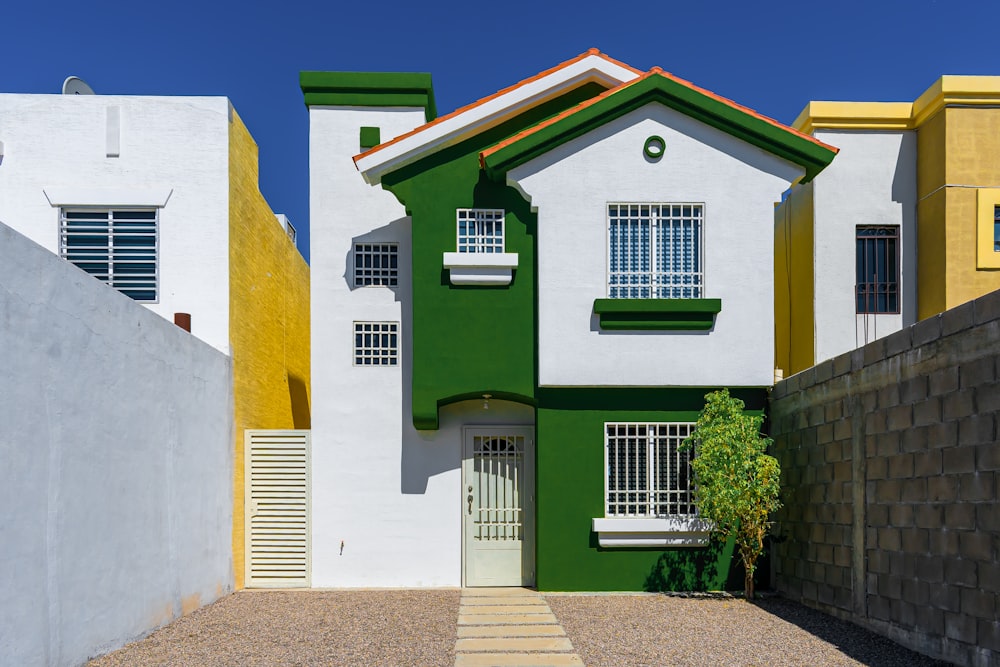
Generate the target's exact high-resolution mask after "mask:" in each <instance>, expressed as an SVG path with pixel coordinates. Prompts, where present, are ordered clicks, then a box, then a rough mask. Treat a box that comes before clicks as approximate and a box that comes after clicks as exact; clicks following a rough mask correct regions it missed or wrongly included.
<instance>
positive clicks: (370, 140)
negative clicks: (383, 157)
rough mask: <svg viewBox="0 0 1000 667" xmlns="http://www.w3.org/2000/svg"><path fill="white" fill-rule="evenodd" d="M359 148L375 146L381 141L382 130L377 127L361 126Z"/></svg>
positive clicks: (365, 148) (366, 148) (364, 148)
mask: <svg viewBox="0 0 1000 667" xmlns="http://www.w3.org/2000/svg"><path fill="white" fill-rule="evenodd" d="M360 134H361V150H363V151H364V150H368V149H369V148H375V147H376V146H378V145H379V144H380V143H382V130H380V129H379V128H377V127H362V128H361V133H360Z"/></svg>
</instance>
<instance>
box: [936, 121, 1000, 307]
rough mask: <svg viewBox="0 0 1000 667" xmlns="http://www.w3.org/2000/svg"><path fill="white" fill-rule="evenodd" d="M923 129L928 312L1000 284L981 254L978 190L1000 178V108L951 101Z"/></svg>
mask: <svg viewBox="0 0 1000 667" xmlns="http://www.w3.org/2000/svg"><path fill="white" fill-rule="evenodd" d="M918 137H919V139H918V141H919V147H918V150H919V151H920V163H919V168H918V188H919V191H920V196H921V200H920V205H919V209H918V216H919V226H920V230H919V240H918V244H919V248H920V278H919V286H918V298H919V304H918V311H919V317H920V318H921V319H922V318H926V317H930V316H932V315H935V314H936V313H939V312H942V311H944V310H946V309H949V308H954V307H955V306H958V305H960V304H963V303H965V302H967V301H970V300H972V299H975V298H977V297H979V296H982V295H983V294H987V293H988V292H991V291H993V290H995V289H997V288H1000V271H998V270H995V269H980V268H978V267H977V261H976V250H977V206H976V196H977V192H978V189H979V188H995V187H998V186H1000V162H998V161H997V160H996V155H997V154H998V152H1000V109H994V108H981V107H976V108H953V107H950V108H946V109H944V110H942V111H941V112H939V113H938V114H937V115H936V116H934V117H933V118H931V119H930V120H928V121H927V122H926V123H925V124H924V125H923V126H922V127H921V128H920V130H919V132H918Z"/></svg>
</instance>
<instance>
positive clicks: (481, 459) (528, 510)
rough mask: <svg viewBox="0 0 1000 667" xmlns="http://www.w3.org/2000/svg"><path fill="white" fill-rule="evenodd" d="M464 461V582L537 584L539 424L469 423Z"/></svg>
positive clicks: (486, 584)
mask: <svg viewBox="0 0 1000 667" xmlns="http://www.w3.org/2000/svg"><path fill="white" fill-rule="evenodd" d="M463 454H464V455H463V466H462V472H463V474H462V478H463V484H462V491H463V494H462V496H463V497H462V501H463V503H462V516H463V527H464V532H465V540H464V553H463V560H464V577H463V583H464V585H465V586H533V585H534V583H535V539H534V538H535V535H534V494H535V475H534V460H535V455H534V429H533V428H532V427H530V426H528V427H525V426H513V427H512V426H497V427H485V428H484V427H477V428H466V429H465V436H464V446H463Z"/></svg>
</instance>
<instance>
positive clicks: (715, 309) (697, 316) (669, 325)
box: [594, 299, 722, 331]
mask: <svg viewBox="0 0 1000 667" xmlns="http://www.w3.org/2000/svg"><path fill="white" fill-rule="evenodd" d="M721 310H722V299H596V300H595V301H594V313H596V314H597V315H598V317H600V321H601V328H602V329H607V330H609V331H639V330H645V331H707V330H708V329H711V328H712V326H713V325H714V324H715V316H716V315H717V314H718V313H719V312H720V311H721Z"/></svg>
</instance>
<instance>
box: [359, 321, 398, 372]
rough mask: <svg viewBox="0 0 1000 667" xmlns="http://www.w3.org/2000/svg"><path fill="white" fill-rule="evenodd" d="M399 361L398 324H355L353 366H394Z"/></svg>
mask: <svg viewBox="0 0 1000 667" xmlns="http://www.w3.org/2000/svg"><path fill="white" fill-rule="evenodd" d="M398 360H399V322H355V323H354V365H355V366H395V365H396V364H397V363H398Z"/></svg>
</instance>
